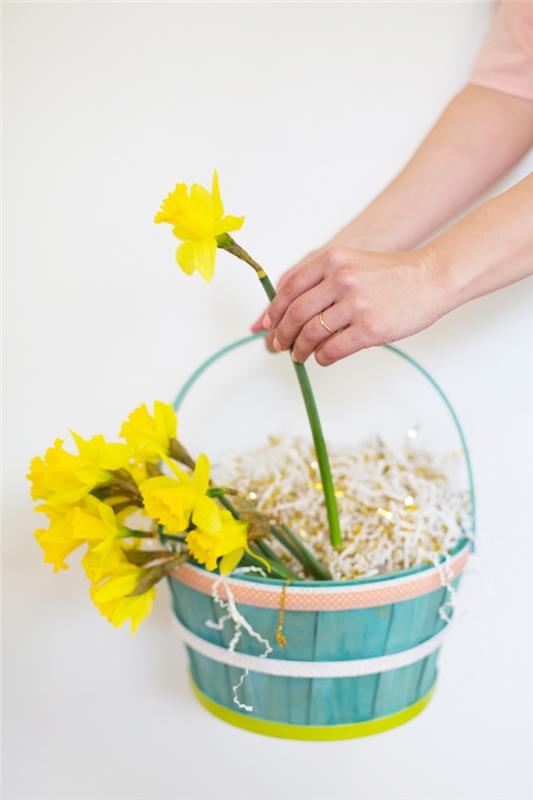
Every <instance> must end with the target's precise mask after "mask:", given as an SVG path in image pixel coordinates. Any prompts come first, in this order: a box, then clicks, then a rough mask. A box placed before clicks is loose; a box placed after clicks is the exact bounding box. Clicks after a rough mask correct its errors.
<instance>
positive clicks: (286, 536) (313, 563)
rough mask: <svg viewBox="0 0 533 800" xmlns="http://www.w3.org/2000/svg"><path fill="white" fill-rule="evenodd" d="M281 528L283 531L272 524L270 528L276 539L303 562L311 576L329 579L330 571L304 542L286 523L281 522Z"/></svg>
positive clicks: (322, 579) (318, 578) (324, 579)
mask: <svg viewBox="0 0 533 800" xmlns="http://www.w3.org/2000/svg"><path fill="white" fill-rule="evenodd" d="M281 528H282V531H283V532H282V531H280V530H278V529H277V528H275V527H274V526H272V527H271V529H270V530H271V531H272V533H273V535H274V536H275V537H276V538H277V539H278V541H280V542H281V543H282V544H285V547H286V548H287V549H288V550H290V552H292V553H293V554H294V556H295V558H297V559H298V561H301V562H302V563H303V565H304V567H306V569H307V571H308V572H309V573H310V574H311V575H312V576H313V578H316V579H317V580H319V581H330V580H331V573H330V571H329V570H328V568H327V567H326V566H325V565H324V564H322V562H321V561H319V560H318V559H317V558H316V556H315V555H314V554H313V553H312V552H311V551H310V550H308V549H307V547H306V546H305V545H304V543H303V542H302V541H301V540H300V539H299V537H298V536H297V535H296V534H295V533H293V531H291V529H290V528H289V526H288V525H285V524H282V526H281Z"/></svg>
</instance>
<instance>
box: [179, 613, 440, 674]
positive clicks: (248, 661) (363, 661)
mask: <svg viewBox="0 0 533 800" xmlns="http://www.w3.org/2000/svg"><path fill="white" fill-rule="evenodd" d="M176 622H177V624H178V628H179V631H180V633H181V636H182V638H183V640H184V642H185V644H186V645H188V646H189V647H191V648H192V649H193V650H194V651H195V652H197V653H200V655H203V656H206V657H207V658H211V659H212V660H213V661H218V662H219V663H221V664H227V665H228V666H230V667H237V668H238V669H243V670H245V671H250V672H260V673H263V674H264V675H279V676H283V677H286V678H354V677H359V676H361V675H374V674H376V673H378V672H388V671H389V670H393V669H399V668H400V667H408V666H409V665H411V664H416V662H417V661H421V660H422V659H423V658H426V656H429V655H431V653H433V652H434V651H435V650H437V649H438V648H439V647H440V646H441V644H442V642H443V639H444V637H445V636H446V633H447V626H446V627H445V628H443V629H442V630H441V631H439V633H437V634H436V635H435V636H432V637H431V638H430V639H426V640H425V641H424V642H422V643H421V644H418V645H416V647H411V648H410V649H409V650H401V651H400V652H399V653H390V654H388V655H384V656H377V657H375V658H360V659H351V660H350V661H292V660H286V659H280V658H265V657H264V655H263V656H252V655H249V654H247V653H241V652H236V651H235V650H228V649H227V648H226V647H220V646H219V645H217V644H213V643H212V642H208V641H206V640H205V639H202V638H201V637H200V636H197V635H196V634H195V633H193V632H192V631H190V630H189V629H188V628H186V627H185V625H183V623H181V622H180V621H179V620H176Z"/></svg>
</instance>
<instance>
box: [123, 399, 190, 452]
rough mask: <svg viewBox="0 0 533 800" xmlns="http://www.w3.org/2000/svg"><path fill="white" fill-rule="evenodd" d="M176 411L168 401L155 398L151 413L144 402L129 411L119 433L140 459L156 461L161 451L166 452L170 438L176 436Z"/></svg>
mask: <svg viewBox="0 0 533 800" xmlns="http://www.w3.org/2000/svg"><path fill="white" fill-rule="evenodd" d="M177 427H178V421H177V418H176V412H175V411H174V409H173V408H172V406H170V405H168V403H162V402H161V401H160V400H156V401H155V403H154V410H153V414H150V412H149V411H148V408H147V406H146V404H145V403H143V404H142V405H141V406H139V407H138V408H136V409H135V410H134V411H132V412H131V414H130V415H129V417H128V419H127V420H126V422H125V423H124V424H123V425H122V428H121V430H120V435H121V437H122V438H123V439H125V440H126V442H127V443H128V445H129V446H130V447H131V449H132V451H133V452H134V453H135V456H136V457H137V458H139V460H141V461H149V462H156V461H159V460H160V458H161V455H160V454H161V452H163V453H168V451H169V446H170V441H171V439H175V438H176V434H177Z"/></svg>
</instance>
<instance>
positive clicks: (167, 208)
mask: <svg viewBox="0 0 533 800" xmlns="http://www.w3.org/2000/svg"><path fill="white" fill-rule="evenodd" d="M154 222H156V223H159V222H168V223H169V224H170V225H172V226H173V228H172V232H173V234H174V236H176V238H177V239H180V240H181V241H182V244H181V245H180V246H179V247H178V249H177V251H176V261H177V262H178V264H179V266H180V267H181V269H182V270H183V271H184V272H185V273H186V274H187V275H192V274H193V272H194V271H195V270H196V271H197V272H199V273H200V275H201V276H202V278H204V280H206V281H210V280H211V278H212V277H213V274H214V271H215V256H216V250H217V236H220V235H221V234H223V233H228V232H229V231H237V230H239V228H241V227H242V225H243V223H244V217H235V216H233V215H231V214H229V215H227V216H224V206H223V205H222V200H221V198H220V190H219V185H218V175H217V172H216V170H215V172H214V174H213V186H212V189H211V192H209V191H208V190H207V189H205V188H204V187H203V186H200V184H198V183H193V184H192V186H191V187H190V190H189V191H187V185H186V184H185V183H178V184H177V185H176V188H175V189H174V191H173V192H171V193H170V194H169V195H168V196H167V198H166V199H165V200H163V203H162V204H161V210H160V211H159V212H158V213H157V214H156V215H155V218H154Z"/></svg>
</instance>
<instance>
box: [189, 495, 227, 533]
mask: <svg viewBox="0 0 533 800" xmlns="http://www.w3.org/2000/svg"><path fill="white" fill-rule="evenodd" d="M192 521H193V522H194V524H195V525H196V526H197V527H198V528H201V529H202V530H203V531H207V532H208V533H217V532H218V531H220V530H221V529H222V522H221V519H220V510H219V505H218V503H216V502H215V500H213V499H212V498H211V497H207V495H204V496H203V497H200V498H199V499H198V501H197V503H196V505H195V507H194V512H193V515H192Z"/></svg>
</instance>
